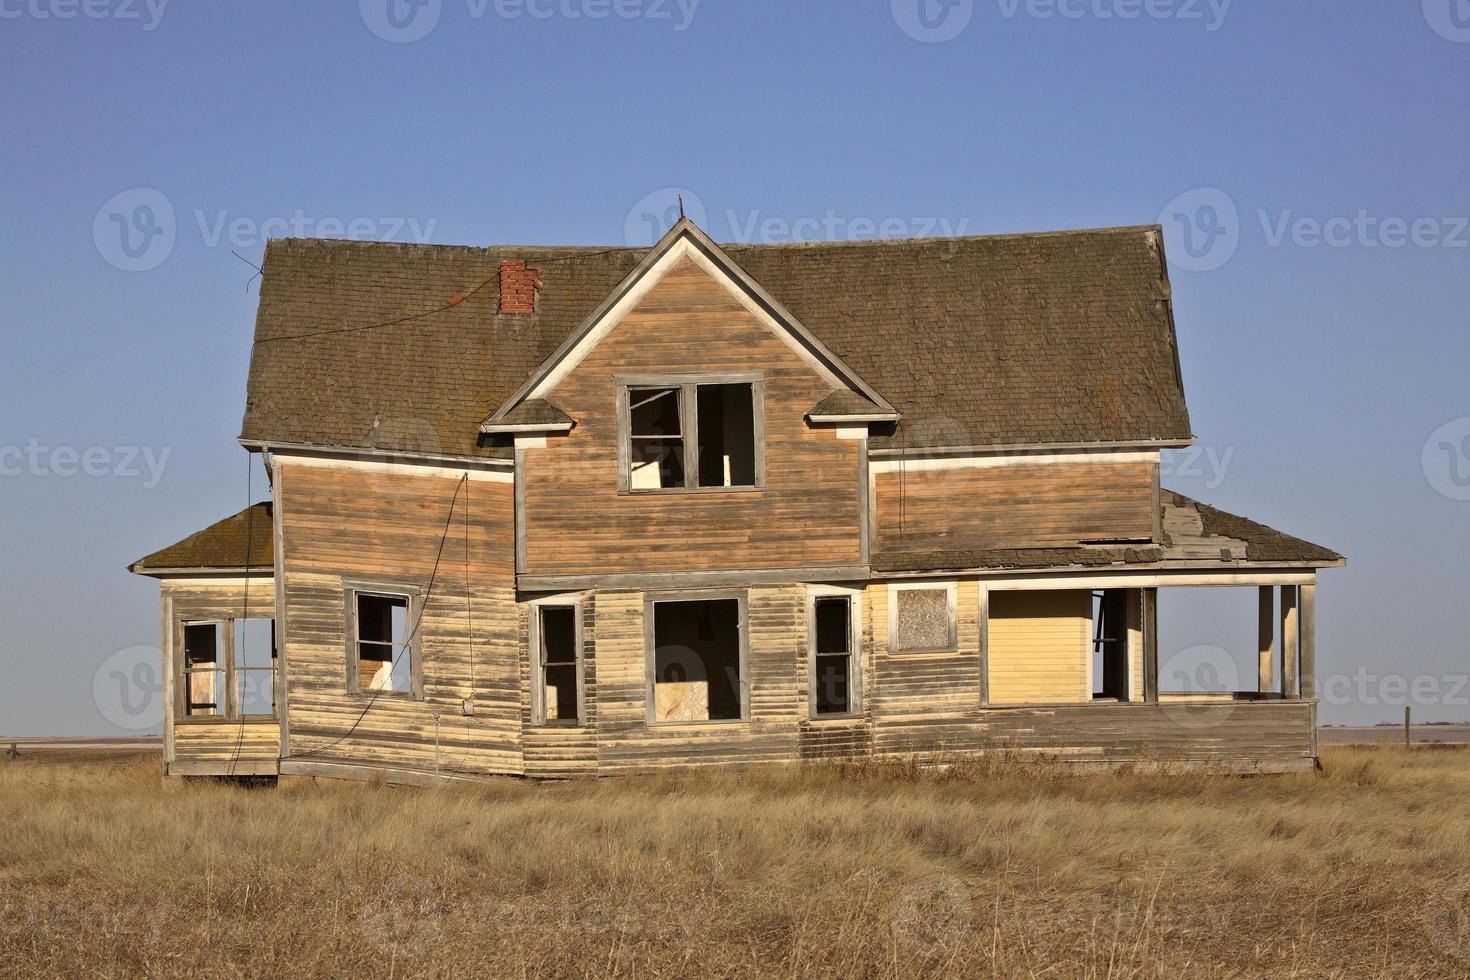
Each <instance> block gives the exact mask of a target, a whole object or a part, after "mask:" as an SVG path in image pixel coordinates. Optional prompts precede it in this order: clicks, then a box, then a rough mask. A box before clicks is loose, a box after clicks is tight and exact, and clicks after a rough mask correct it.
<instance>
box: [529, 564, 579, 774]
mask: <svg viewBox="0 0 1470 980" xmlns="http://www.w3.org/2000/svg"><path fill="white" fill-rule="evenodd" d="M535 615H537V612H536V607H535V606H533V605H531V604H529V603H522V605H521V607H520V629H521V633H520V636H521V640H520V649H521V668H522V675H521V676H522V690H523V691H525V692H526V693H525V695H524V696H523V697H522V699H521V722H522V724H523V726H524V736H523V738H524V740H525V754H526V767H525V772H526V775H527V776H540V777H545V778H557V779H565V778H569V777H572V776H591V775H595V774H596V773H597V717H598V712H597V690H598V687H597V675H598V671H597V596H596V595H595V594H594V593H587V594H585V595H584V596H583V597H582V659H583V668H582V669H583V671H584V677H583V681H582V690H583V706H584V707H583V711H584V718H583V723H582V724H581V725H578V726H576V727H572V726H565V725H556V726H539V727H538V726H537V725H535V724H533V722H534V718H533V713H532V704H531V696H530V692H531V685H532V684H534V683H535V672H536V669H537V667H536V659H537V657H536V651H533V650H532V649H531V629H530V625H531V617H532V616H535Z"/></svg>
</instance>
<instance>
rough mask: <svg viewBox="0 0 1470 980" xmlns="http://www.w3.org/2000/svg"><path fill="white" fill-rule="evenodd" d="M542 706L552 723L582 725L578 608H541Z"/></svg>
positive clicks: (546, 719)
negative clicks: (579, 712)
mask: <svg viewBox="0 0 1470 980" xmlns="http://www.w3.org/2000/svg"><path fill="white" fill-rule="evenodd" d="M540 633H541V652H540V654H541V683H542V689H541V705H542V712H543V714H544V716H545V717H544V719H543V720H544V721H546V722H548V723H553V722H563V723H571V724H575V723H577V722H578V720H579V719H578V711H577V609H576V607H575V606H542V607H541V630H540Z"/></svg>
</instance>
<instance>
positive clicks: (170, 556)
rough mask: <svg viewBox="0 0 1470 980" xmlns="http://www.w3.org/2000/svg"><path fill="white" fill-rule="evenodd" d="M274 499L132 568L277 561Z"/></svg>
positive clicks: (146, 570)
mask: <svg viewBox="0 0 1470 980" xmlns="http://www.w3.org/2000/svg"><path fill="white" fill-rule="evenodd" d="M271 517H272V509H271V502H270V501H268V500H267V501H262V502H260V503H258V504H253V505H251V506H250V507H247V508H245V509H244V510H242V511H240V513H238V514H233V515H231V516H229V517H226V518H225V519H224V520H221V521H216V522H214V523H213V524H211V525H209V527H207V528H205V529H204V530H202V531H197V532H195V533H194V534H191V535H189V536H188V537H187V538H184V539H183V540H182V541H179V542H176V543H174V544H171V545H169V546H168V547H167V548H164V549H162V550H161V551H155V552H154V553H153V554H151V555H149V556H147V557H146V558H139V559H138V560H137V561H135V562H133V564H131V565H129V566H128V571H130V572H137V573H138V574H140V575H150V574H158V573H159V572H163V571H186V572H187V571H203V570H206V569H209V570H221V571H229V570H244V569H246V568H270V567H272V566H274V564H275V547H274V544H273V536H272V522H271Z"/></svg>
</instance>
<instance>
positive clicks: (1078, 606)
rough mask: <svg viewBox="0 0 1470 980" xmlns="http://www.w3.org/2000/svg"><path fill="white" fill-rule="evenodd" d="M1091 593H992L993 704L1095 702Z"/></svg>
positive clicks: (1077, 591)
mask: <svg viewBox="0 0 1470 980" xmlns="http://www.w3.org/2000/svg"><path fill="white" fill-rule="evenodd" d="M1091 658H1092V593H1091V592H1087V591H1082V590H1067V591H1058V592H1041V591H1038V592H996V591H993V592H991V593H990V703H991V704H1054V703H1058V702H1068V701H1091V700H1092V691H1091V689H1090V686H1089V684H1088V669H1087V668H1088V662H1089V661H1090V660H1091Z"/></svg>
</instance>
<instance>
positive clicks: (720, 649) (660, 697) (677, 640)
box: [644, 594, 750, 724]
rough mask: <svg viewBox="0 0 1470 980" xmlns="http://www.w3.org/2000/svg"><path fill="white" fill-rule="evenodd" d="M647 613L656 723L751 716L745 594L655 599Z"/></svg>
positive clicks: (650, 713) (651, 716)
mask: <svg viewBox="0 0 1470 980" xmlns="http://www.w3.org/2000/svg"><path fill="white" fill-rule="evenodd" d="M644 617H645V623H646V624H647V634H648V652H647V656H648V674H649V684H648V720H649V721H650V722H651V723H655V724H657V723H670V724H673V723H692V722H717V721H741V720H746V719H749V717H750V684H749V681H748V678H747V675H746V661H747V654H748V637H747V635H746V599H745V596H744V595H743V594H741V595H734V596H708V597H706V596H701V597H698V598H694V597H691V598H687V599H682V598H677V599H676V598H669V599H650V600H648V601H647V602H645V604H644Z"/></svg>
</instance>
